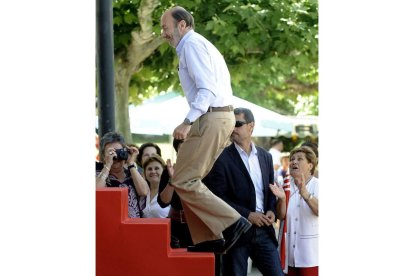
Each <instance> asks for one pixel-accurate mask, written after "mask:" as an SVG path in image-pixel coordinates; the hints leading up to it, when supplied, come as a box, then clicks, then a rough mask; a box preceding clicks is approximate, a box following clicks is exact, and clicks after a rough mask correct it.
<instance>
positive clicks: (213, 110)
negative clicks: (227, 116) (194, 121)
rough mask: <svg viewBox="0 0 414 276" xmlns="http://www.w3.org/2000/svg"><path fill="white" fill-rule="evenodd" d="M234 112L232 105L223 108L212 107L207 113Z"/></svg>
mask: <svg viewBox="0 0 414 276" xmlns="http://www.w3.org/2000/svg"><path fill="white" fill-rule="evenodd" d="M233 110H234V108H233V106H232V105H227V106H221V107H213V106H210V107H209V108H208V109H207V112H222V111H227V112H230V111H233Z"/></svg>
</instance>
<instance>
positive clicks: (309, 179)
mask: <svg viewBox="0 0 414 276" xmlns="http://www.w3.org/2000/svg"><path fill="white" fill-rule="evenodd" d="M312 177H313V176H312V175H311V176H310V177H309V178H308V179H307V180H306V183H305V186H307V185H308V183H309V181H311V179H312ZM293 186H294V188H293V189H294V192H293V193H291V194H290V196H289V199H290V198H291V197H292V196H293V195H294V194H296V193H297V192H298V191H299V188H298V187H297V186H296V183H295V184H294V185H293ZM300 199H302V196H301V195H300Z"/></svg>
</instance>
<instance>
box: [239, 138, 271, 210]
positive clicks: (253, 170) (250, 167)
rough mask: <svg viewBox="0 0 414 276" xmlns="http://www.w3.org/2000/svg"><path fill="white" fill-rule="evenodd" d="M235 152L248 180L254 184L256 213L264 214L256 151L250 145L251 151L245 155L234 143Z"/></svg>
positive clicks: (261, 182) (260, 174)
mask: <svg viewBox="0 0 414 276" xmlns="http://www.w3.org/2000/svg"><path fill="white" fill-rule="evenodd" d="M234 145H235V146H236V149H237V151H238V152H239V154H240V157H241V159H242V160H243V163H244V165H245V166H246V169H247V171H248V172H249V174H250V178H251V179H252V181H253V184H254V190H255V191H256V212H260V213H263V212H264V193H263V180H262V170H261V169H260V163H259V158H258V156H257V149H256V147H255V146H254V144H253V143H251V147H252V151H251V152H250V155H247V152H245V151H244V150H243V149H242V148H241V147H240V146H239V145H237V144H236V143H234Z"/></svg>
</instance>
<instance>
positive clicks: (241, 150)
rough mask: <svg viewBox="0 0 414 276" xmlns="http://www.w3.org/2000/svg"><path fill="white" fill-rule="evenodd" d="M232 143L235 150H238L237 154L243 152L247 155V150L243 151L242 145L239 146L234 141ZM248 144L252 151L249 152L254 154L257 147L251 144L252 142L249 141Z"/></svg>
mask: <svg viewBox="0 0 414 276" xmlns="http://www.w3.org/2000/svg"><path fill="white" fill-rule="evenodd" d="M234 145H235V146H236V149H237V151H238V152H239V154H242V153H243V152H244V153H245V154H246V155H247V152H245V151H244V150H243V149H242V147H240V146H239V145H238V144H236V143H234ZM250 146H251V147H252V152H251V153H250V154H254V155H257V149H256V146H255V145H254V144H253V142H251V143H250Z"/></svg>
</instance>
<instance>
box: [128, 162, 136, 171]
mask: <svg viewBox="0 0 414 276" xmlns="http://www.w3.org/2000/svg"><path fill="white" fill-rule="evenodd" d="M132 168H136V166H135V163H134V164H132V165H129V166H128V171H129V170H131V169H132Z"/></svg>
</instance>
